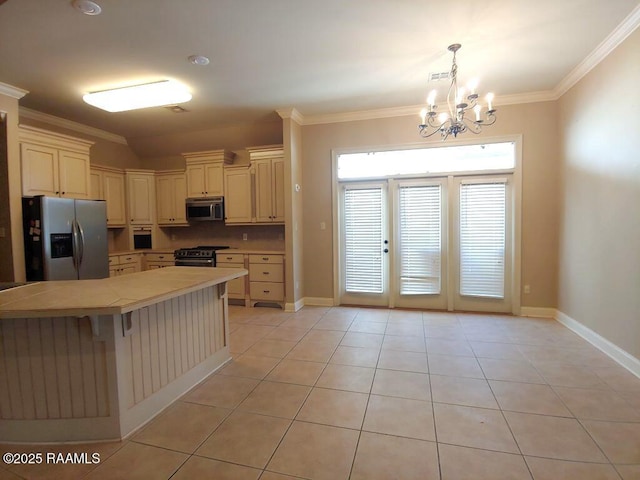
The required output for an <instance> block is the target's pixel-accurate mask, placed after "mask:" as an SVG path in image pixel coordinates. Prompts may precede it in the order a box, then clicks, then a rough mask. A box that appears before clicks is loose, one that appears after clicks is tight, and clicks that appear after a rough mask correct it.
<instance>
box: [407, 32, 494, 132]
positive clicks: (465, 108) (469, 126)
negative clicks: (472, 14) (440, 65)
mask: <svg viewBox="0 0 640 480" xmlns="http://www.w3.org/2000/svg"><path fill="white" fill-rule="evenodd" d="M461 46H462V45H460V44H459V43H454V44H453V45H449V51H450V52H452V53H453V63H452V65H451V73H450V74H449V78H450V79H451V83H450V84H449V91H448V93H447V107H448V112H442V113H441V114H440V115H437V113H436V108H438V107H437V106H436V93H437V92H436V91H435V90H432V91H431V92H430V93H429V97H428V98H427V103H428V105H429V108H428V109H426V108H423V109H422V111H421V112H420V118H421V120H422V121H421V122H420V125H418V131H419V132H420V136H422V137H423V138H427V137H430V136H431V135H434V134H436V133H438V132H440V136H441V137H442V140H443V141H444V140H446V139H447V137H448V136H449V135H453V136H454V137H457V136H458V134H460V133H465V132H471V133H480V132H481V131H482V127H483V126H489V125H493V124H494V123H496V109H495V108H493V105H492V102H493V93H488V94H487V95H486V96H485V100H486V102H487V107H486V108H487V111H486V113H485V118H484V119H483V118H482V115H481V112H482V105H480V104H479V103H478V94H477V93H476V88H477V86H478V83H477V81H474V82H470V83H469V86H468V88H469V94H468V95H467V96H466V97H465V92H466V90H465V88H464V87H461V88H460V89H458V65H457V64H456V52H457V51H458V50H460V47H461ZM469 110H473V112H474V113H475V120H470V119H469V118H466V117H465V114H467V113H469ZM436 115H437V118H436Z"/></svg>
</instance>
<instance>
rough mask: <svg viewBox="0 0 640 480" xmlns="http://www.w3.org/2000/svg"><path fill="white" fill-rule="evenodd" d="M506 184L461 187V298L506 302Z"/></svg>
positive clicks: (472, 184) (474, 184)
mask: <svg viewBox="0 0 640 480" xmlns="http://www.w3.org/2000/svg"><path fill="white" fill-rule="evenodd" d="M505 227H506V184H505V183H469V184H462V185H460V295H467V296H475V297H489V298H504V276H505V230H506V228H505Z"/></svg>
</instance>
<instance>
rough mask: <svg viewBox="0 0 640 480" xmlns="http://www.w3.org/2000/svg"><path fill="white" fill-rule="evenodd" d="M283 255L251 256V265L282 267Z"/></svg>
mask: <svg viewBox="0 0 640 480" xmlns="http://www.w3.org/2000/svg"><path fill="white" fill-rule="evenodd" d="M283 262H284V257H283V256H282V255H249V263H279V264H280V265H282V263H283Z"/></svg>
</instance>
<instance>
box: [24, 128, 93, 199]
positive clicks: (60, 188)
mask: <svg viewBox="0 0 640 480" xmlns="http://www.w3.org/2000/svg"><path fill="white" fill-rule="evenodd" d="M19 139H20V153H21V162H22V194H23V195H25V196H32V195H48V196H57V197H66V198H83V199H87V198H90V193H91V192H90V190H91V178H90V172H89V169H90V161H89V149H90V148H91V145H93V142H89V141H86V140H81V139H78V138H74V137H70V136H68V135H61V134H57V133H52V132H48V131H46V130H41V129H39V128H34V127H29V126H24V125H21V126H20V129H19Z"/></svg>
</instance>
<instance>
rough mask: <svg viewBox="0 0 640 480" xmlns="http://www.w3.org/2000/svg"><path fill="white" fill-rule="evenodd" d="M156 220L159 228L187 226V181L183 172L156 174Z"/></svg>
mask: <svg viewBox="0 0 640 480" xmlns="http://www.w3.org/2000/svg"><path fill="white" fill-rule="evenodd" d="M156 198H157V218H158V225H159V226H161V227H176V226H187V225H189V223H188V222H187V215H186V204H185V200H186V198H187V179H186V177H185V174H184V172H182V171H180V172H178V171H162V172H156Z"/></svg>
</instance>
